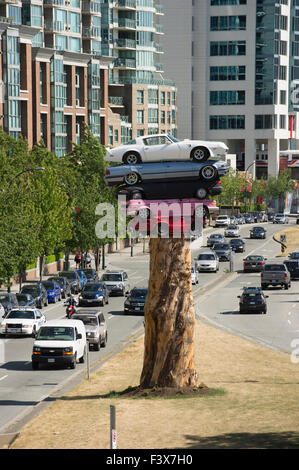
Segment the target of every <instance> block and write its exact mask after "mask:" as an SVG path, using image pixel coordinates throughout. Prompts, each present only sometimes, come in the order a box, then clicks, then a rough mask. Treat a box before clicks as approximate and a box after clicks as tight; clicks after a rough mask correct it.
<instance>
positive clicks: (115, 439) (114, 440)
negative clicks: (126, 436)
mask: <svg viewBox="0 0 299 470" xmlns="http://www.w3.org/2000/svg"><path fill="white" fill-rule="evenodd" d="M111 432H112V449H117V434H116V430H115V429H112V431H111Z"/></svg>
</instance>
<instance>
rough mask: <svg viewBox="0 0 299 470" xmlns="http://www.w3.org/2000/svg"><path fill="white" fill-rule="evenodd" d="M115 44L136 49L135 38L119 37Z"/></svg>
mask: <svg viewBox="0 0 299 470" xmlns="http://www.w3.org/2000/svg"><path fill="white" fill-rule="evenodd" d="M114 45H115V46H118V47H127V48H131V49H136V41H135V40H134V39H117V40H116V41H115V43H114Z"/></svg>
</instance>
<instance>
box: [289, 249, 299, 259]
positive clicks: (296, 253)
mask: <svg viewBox="0 0 299 470" xmlns="http://www.w3.org/2000/svg"><path fill="white" fill-rule="evenodd" d="M289 259H290V260H292V261H299V251H293V252H292V253H290V254H289Z"/></svg>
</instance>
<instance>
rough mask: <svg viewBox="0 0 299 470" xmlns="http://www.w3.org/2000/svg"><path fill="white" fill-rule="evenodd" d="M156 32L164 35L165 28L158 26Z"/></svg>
mask: <svg viewBox="0 0 299 470" xmlns="http://www.w3.org/2000/svg"><path fill="white" fill-rule="evenodd" d="M156 31H157V33H161V34H163V27H162V26H161V25H160V24H156Z"/></svg>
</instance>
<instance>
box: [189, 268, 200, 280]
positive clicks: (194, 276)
mask: <svg viewBox="0 0 299 470" xmlns="http://www.w3.org/2000/svg"><path fill="white" fill-rule="evenodd" d="M191 281H192V284H198V282H199V276H198V271H197V269H195V268H194V267H193V266H192V268H191Z"/></svg>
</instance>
